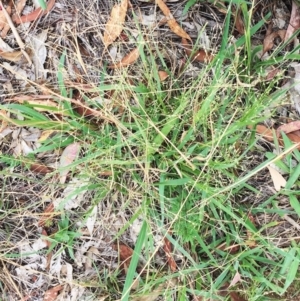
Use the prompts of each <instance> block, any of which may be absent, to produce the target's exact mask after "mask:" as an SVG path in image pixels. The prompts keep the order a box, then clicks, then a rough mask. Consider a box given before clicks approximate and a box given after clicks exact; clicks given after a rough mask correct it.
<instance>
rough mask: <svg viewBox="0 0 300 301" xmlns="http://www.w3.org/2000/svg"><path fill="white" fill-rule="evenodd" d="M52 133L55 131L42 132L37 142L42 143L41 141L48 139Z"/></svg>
mask: <svg viewBox="0 0 300 301" xmlns="http://www.w3.org/2000/svg"><path fill="white" fill-rule="evenodd" d="M53 133H56V131H55V130H45V131H43V132H42V134H41V136H40V138H39V140H38V141H39V142H43V141H45V140H47V139H48V138H49V136H51V135H52V134H53Z"/></svg>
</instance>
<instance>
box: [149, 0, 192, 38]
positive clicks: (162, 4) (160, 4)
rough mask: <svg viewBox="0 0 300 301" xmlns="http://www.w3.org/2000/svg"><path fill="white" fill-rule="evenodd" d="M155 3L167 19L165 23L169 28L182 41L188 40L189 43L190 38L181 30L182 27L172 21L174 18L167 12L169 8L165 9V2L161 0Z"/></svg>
mask: <svg viewBox="0 0 300 301" xmlns="http://www.w3.org/2000/svg"><path fill="white" fill-rule="evenodd" d="M155 3H156V4H157V5H158V7H159V8H160V9H161V11H162V12H163V14H164V15H165V16H166V18H167V22H168V25H169V27H170V29H171V30H172V31H173V32H174V33H175V34H177V35H178V36H179V37H181V38H183V39H188V40H190V41H191V38H190V36H189V35H188V34H187V32H186V31H185V30H183V29H182V27H180V26H179V24H178V23H177V22H176V20H175V19H174V16H173V15H172V14H171V11H170V10H169V8H168V7H167V5H166V4H165V2H164V1H163V0H155Z"/></svg>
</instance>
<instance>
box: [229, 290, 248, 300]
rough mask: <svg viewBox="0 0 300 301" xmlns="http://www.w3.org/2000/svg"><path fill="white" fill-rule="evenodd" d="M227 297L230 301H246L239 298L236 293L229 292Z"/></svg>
mask: <svg viewBox="0 0 300 301" xmlns="http://www.w3.org/2000/svg"><path fill="white" fill-rule="evenodd" d="M229 296H230V299H231V301H246V299H244V298H243V297H242V296H240V295H239V294H238V293H236V292H230V293H229Z"/></svg>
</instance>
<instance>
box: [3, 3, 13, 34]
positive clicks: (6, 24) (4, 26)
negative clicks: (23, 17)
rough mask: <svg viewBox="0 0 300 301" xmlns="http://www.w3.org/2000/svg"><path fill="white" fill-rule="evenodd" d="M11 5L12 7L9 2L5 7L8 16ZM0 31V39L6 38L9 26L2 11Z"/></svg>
mask: <svg viewBox="0 0 300 301" xmlns="http://www.w3.org/2000/svg"><path fill="white" fill-rule="evenodd" d="M11 5H12V2H10V3H9V4H8V6H7V7H6V11H7V13H8V14H9V15H10V14H11ZM0 30H1V38H6V35H7V33H8V31H9V30H10V26H9V24H8V23H7V21H6V17H5V15H4V13H3V10H1V11H0Z"/></svg>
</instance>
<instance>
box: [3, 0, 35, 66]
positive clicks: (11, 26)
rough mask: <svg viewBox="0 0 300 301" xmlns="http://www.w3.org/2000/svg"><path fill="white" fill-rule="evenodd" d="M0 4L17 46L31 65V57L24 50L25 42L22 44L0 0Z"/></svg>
mask: <svg viewBox="0 0 300 301" xmlns="http://www.w3.org/2000/svg"><path fill="white" fill-rule="evenodd" d="M0 5H1V7H2V11H3V14H4V16H5V18H6V20H7V23H8V25H9V26H10V28H11V30H12V32H13V34H14V36H15V38H16V41H17V43H18V45H19V47H20V49H21V52H22V54H23V55H24V57H25V58H26V60H27V61H28V63H29V65H31V64H32V61H31V59H30V57H29V55H28V53H27V52H26V51H25V44H24V43H23V41H22V40H21V37H20V35H19V33H18V31H17V29H16V27H15V25H14V23H13V21H12V20H11V18H10V15H9V14H8V12H7V11H6V9H5V7H4V5H3V3H2V1H1V0H0Z"/></svg>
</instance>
